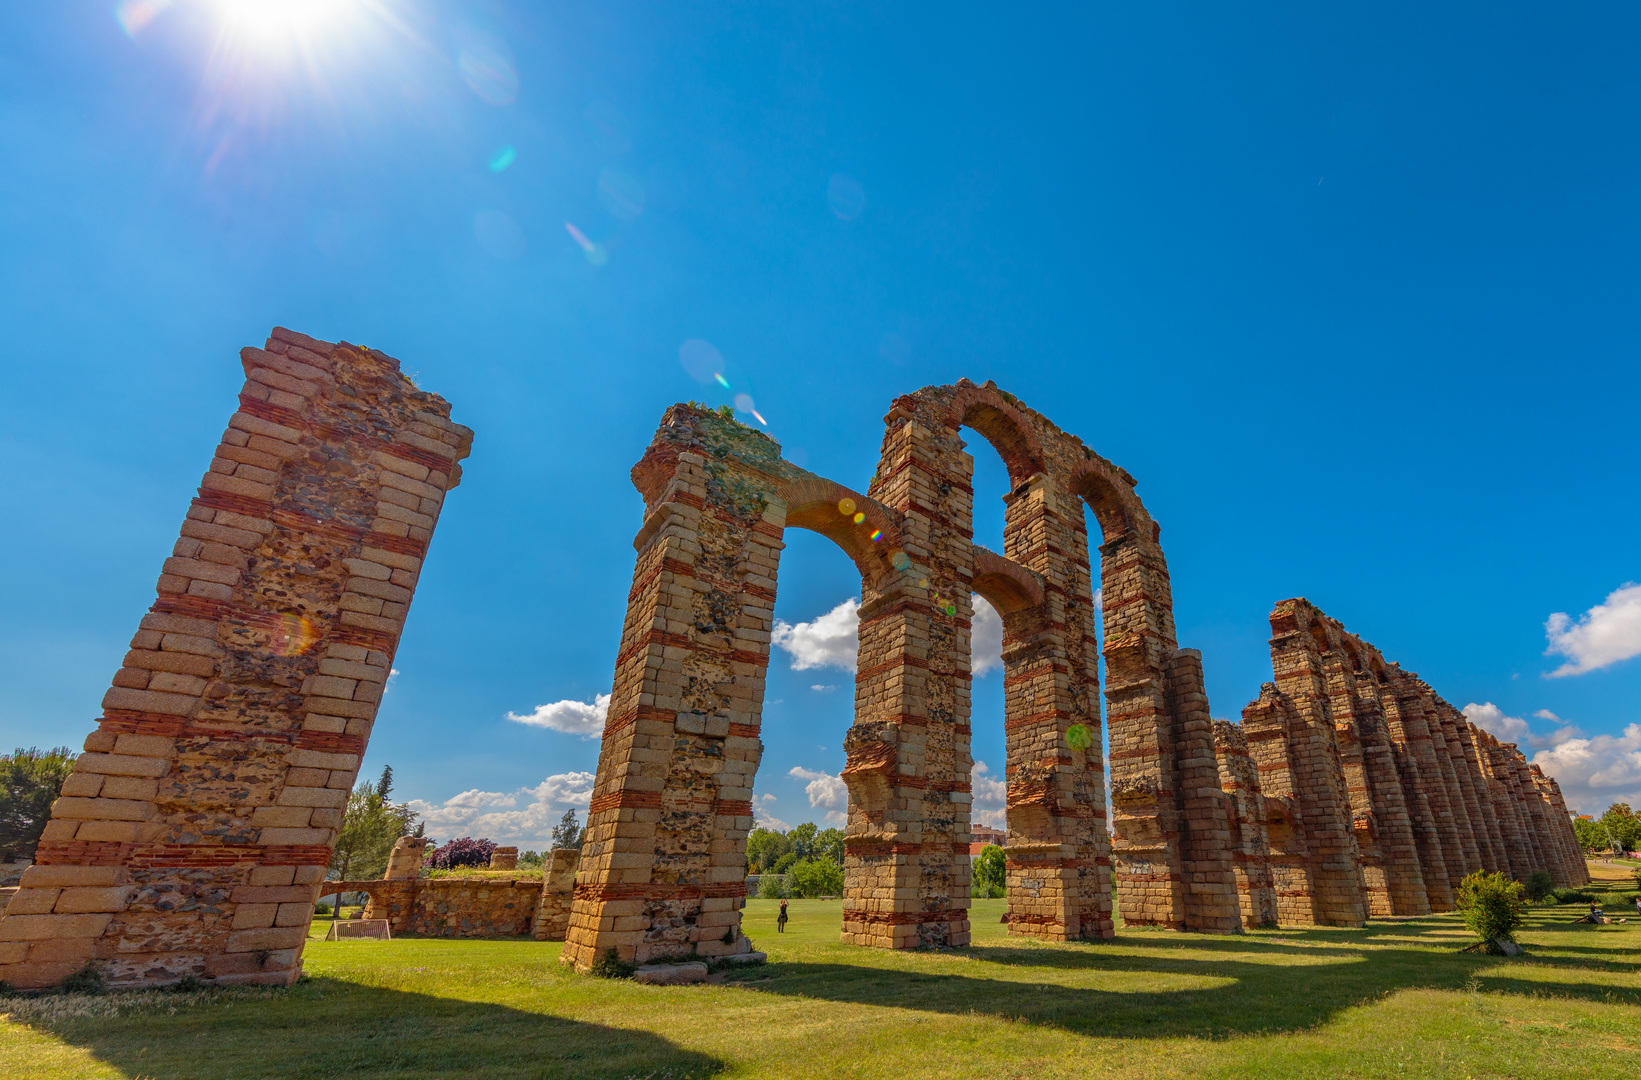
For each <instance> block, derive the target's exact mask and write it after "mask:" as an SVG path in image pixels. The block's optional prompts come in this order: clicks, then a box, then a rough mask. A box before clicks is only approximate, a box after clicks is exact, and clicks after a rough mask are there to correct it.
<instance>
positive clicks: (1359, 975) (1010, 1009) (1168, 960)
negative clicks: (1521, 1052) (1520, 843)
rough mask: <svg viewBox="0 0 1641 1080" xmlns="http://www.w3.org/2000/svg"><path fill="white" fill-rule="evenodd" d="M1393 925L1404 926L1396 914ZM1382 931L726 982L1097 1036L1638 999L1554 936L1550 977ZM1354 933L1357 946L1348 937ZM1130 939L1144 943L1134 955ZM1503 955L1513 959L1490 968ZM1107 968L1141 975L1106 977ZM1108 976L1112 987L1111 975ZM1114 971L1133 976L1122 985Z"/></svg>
mask: <svg viewBox="0 0 1641 1080" xmlns="http://www.w3.org/2000/svg"><path fill="white" fill-rule="evenodd" d="M1401 925H1402V927H1403V928H1404V930H1403V933H1404V934H1405V927H1406V925H1407V924H1401ZM1537 929H1538V930H1539V931H1540V932H1543V931H1544V930H1545V929H1547V928H1537ZM1384 930H1385V933H1384V934H1374V933H1371V932H1363V931H1355V932H1352V938H1351V940H1340V939H1339V938H1338V937H1337V936H1334V935H1332V934H1328V933H1327V932H1323V933H1322V934H1318V935H1317V936H1319V937H1324V939H1325V940H1329V941H1330V944H1336V945H1337V946H1338V947H1337V948H1318V947H1315V946H1309V945H1305V946H1300V947H1290V948H1287V949H1283V948H1281V947H1280V946H1281V944H1282V941H1281V939H1270V938H1262V939H1260V943H1259V944H1258V945H1253V944H1251V943H1250V941H1249V939H1246V938H1240V939H1239V938H1234V937H1233V938H1205V937H1197V936H1194V935H1192V936H1185V935H1173V936H1168V937H1163V936H1162V935H1151V934H1140V935H1124V936H1121V937H1119V938H1118V939H1117V940H1116V942H1115V944H1116V945H1118V946H1120V947H1121V948H1117V949H1113V948H1109V947H1105V946H1103V944H1082V943H1078V944H1074V945H1070V946H1057V947H1053V948H1043V947H1011V945H1009V944H1005V943H998V944H992V945H983V946H976V947H973V948H968V949H962V950H954V951H953V952H952V953H951V954H949V955H952V956H954V957H956V956H962V957H964V958H966V959H967V960H968V961H969V962H970V963H968V964H965V965H963V967H964V969H965V970H964V971H963V972H962V973H956V972H950V971H949V970H948V971H940V972H934V971H921V972H917V971H904V970H888V969H883V968H866V969H863V968H861V967H857V966H853V965H848V964H827V963H813V962H786V961H779V960H777V961H775V962H772V963H771V965H770V966H769V968H768V969H766V973H764V974H759V973H751V972H749V973H747V974H746V975H744V976H739V977H737V981H738V982H740V985H743V986H745V987H746V988H747V989H750V990H755V991H757V992H760V993H766V994H778V995H783V996H792V997H801V998H809V999H813V1000H822V1001H834V1002H848V1003H853V1004H858V1005H871V1006H884V1007H894V1008H900V1009H912V1010H921V1011H926V1012H934V1013H946V1014H952V1015H981V1016H994V1017H999V1018H1004V1019H1011V1020H1023V1021H1027V1022H1030V1023H1033V1024H1041V1025H1045V1026H1048V1027H1057V1028H1060V1029H1062V1030H1065V1031H1068V1032H1074V1033H1076V1034H1079V1035H1088V1036H1094V1037H1105V1038H1173V1037H1197V1038H1204V1037H1207V1038H1212V1037H1225V1036H1231V1035H1247V1034H1269V1033H1278V1032H1287V1031H1299V1030H1307V1029H1311V1028H1314V1027H1316V1026H1317V1025H1319V1024H1322V1023H1325V1022H1326V1021H1328V1020H1330V1019H1331V1018H1333V1017H1334V1016H1336V1015H1337V1014H1339V1013H1340V1012H1342V1011H1344V1010H1346V1009H1349V1008H1352V1007H1355V1006H1358V1005H1362V1004H1365V1003H1368V1002H1371V1001H1374V1000H1376V999H1379V998H1381V997H1383V996H1385V995H1386V994H1390V993H1393V992H1395V991H1398V990H1405V989H1415V988H1417V989H1433V990H1450V991H1462V990H1483V991H1486V992H1502V993H1513V994H1523V995H1528V996H1545V997H1560V998H1579V999H1584V1000H1589V1001H1598V1002H1613V1001H1619V1002H1625V1003H1629V1002H1633V1003H1635V1004H1638V1005H1641V990H1637V989H1633V988H1629V987H1615V986H1612V985H1611V984H1610V983H1609V982H1600V981H1596V980H1593V979H1592V980H1591V981H1588V982H1585V981H1580V980H1579V979H1578V977H1577V976H1578V973H1579V972H1580V971H1587V972H1589V973H1590V974H1591V975H1592V976H1593V975H1596V974H1598V973H1600V974H1603V975H1610V974H1614V973H1617V974H1628V973H1632V972H1633V971H1634V970H1635V965H1631V964H1626V963H1622V962H1615V961H1597V962H1585V961H1584V960H1582V959H1581V958H1576V957H1555V956H1552V955H1548V954H1553V953H1555V952H1557V951H1559V948H1560V947H1559V945H1557V944H1541V945H1539V946H1538V948H1540V949H1542V950H1543V951H1544V952H1545V953H1546V954H1547V955H1546V956H1545V957H1544V959H1543V961H1542V965H1543V968H1544V969H1545V974H1546V975H1551V978H1550V979H1547V980H1537V979H1533V978H1530V977H1527V978H1523V977H1519V975H1520V972H1521V965H1529V966H1532V965H1535V964H1538V963H1540V961H1538V960H1536V959H1535V958H1534V957H1533V956H1531V955H1529V956H1528V957H1526V958H1523V959H1517V960H1511V961H1506V960H1504V959H1503V958H1498V957H1490V956H1487V955H1484V954H1480V953H1470V954H1465V953H1460V952H1459V951H1458V950H1457V948H1456V947H1453V946H1450V944H1449V943H1448V942H1446V941H1445V940H1435V941H1430V942H1429V943H1428V944H1426V945H1425V946H1424V947H1422V948H1421V947H1417V946H1413V947H1407V946H1405V945H1404V946H1403V947H1397V945H1395V944H1391V943H1389V942H1382V943H1377V944H1375V943H1374V942H1373V941H1372V940H1371V939H1372V938H1374V937H1379V936H1394V935H1395V934H1396V933H1397V927H1395V926H1387V927H1385V928H1384ZM1335 933H1337V932H1335ZM1307 936H1308V935H1307ZM1557 936H1559V935H1557ZM1353 942H1355V943H1358V947H1356V948H1352V947H1351V946H1352V943H1353ZM1455 944H1456V943H1455ZM1270 945H1276V946H1277V947H1276V948H1272V949H1270V951H1269V952H1266V953H1264V954H1263V955H1264V956H1268V957H1269V958H1270V959H1269V960H1268V961H1267V960H1263V959H1261V954H1259V953H1257V952H1253V950H1254V949H1266V948H1269V946H1270ZM1134 946H1140V947H1141V948H1145V949H1146V951H1145V952H1141V953H1139V954H1137V955H1136V953H1135V952H1134V951H1133V948H1132V947H1134ZM1150 946H1165V947H1167V948H1168V949H1170V950H1172V951H1173V952H1174V955H1161V954H1156V953H1151V952H1150V951H1149V947H1150ZM1180 952H1186V953H1188V955H1179V953H1180ZM1251 952H1253V954H1252V955H1250V953H1251ZM1504 964H1508V965H1510V966H1509V967H1507V968H1505V969H1504V970H1499V971H1497V972H1495V969H1498V968H1500V965H1504ZM942 966H943V967H944V966H945V965H942ZM1032 968H1036V969H1039V970H1042V969H1049V970H1052V971H1054V972H1055V976H1054V977H1055V978H1064V977H1065V975H1066V974H1067V973H1075V972H1078V971H1085V972H1088V973H1090V974H1091V975H1093V974H1098V975H1100V976H1101V977H1102V978H1101V979H1100V980H1099V981H1101V982H1104V983H1106V984H1107V986H1105V987H1083V986H1065V985H1056V984H1051V983H1044V982H1041V981H1036V980H1033V979H1032V977H1031V973H1030V969H1032ZM990 972H995V973H996V974H995V977H992V976H991V975H990V974H989V973H990ZM1552 972H1553V975H1552V974H1551V973H1552ZM1113 975H1115V976H1119V977H1120V976H1125V975H1126V976H1139V978H1134V979H1131V980H1112V979H1111V978H1110V977H1111V976H1113ZM1146 976H1150V978H1146ZM1073 977H1075V975H1074V974H1073ZM1089 981H1094V980H1089ZM1113 982H1115V983H1116V986H1115V988H1111V984H1112V983H1113ZM1193 982H1195V983H1197V985H1191V984H1192V983H1193ZM1202 982H1207V983H1209V984H1210V985H1202ZM1124 983H1127V984H1129V985H1132V986H1133V987H1134V989H1133V990H1127V989H1124V988H1123V985H1124ZM1169 984H1172V985H1171V986H1170V985H1169ZM1216 984H1217V985H1216Z"/></svg>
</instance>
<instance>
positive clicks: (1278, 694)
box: [1221, 599, 1589, 926]
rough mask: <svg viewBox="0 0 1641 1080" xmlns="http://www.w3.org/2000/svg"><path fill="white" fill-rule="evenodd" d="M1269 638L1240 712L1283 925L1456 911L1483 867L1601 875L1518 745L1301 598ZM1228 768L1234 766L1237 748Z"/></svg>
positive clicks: (1580, 878)
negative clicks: (1251, 696)
mask: <svg viewBox="0 0 1641 1080" xmlns="http://www.w3.org/2000/svg"><path fill="white" fill-rule="evenodd" d="M1271 631H1272V637H1271V663H1272V667H1273V669H1274V674H1275V681H1274V682H1270V683H1266V684H1265V685H1264V687H1263V688H1262V689H1261V691H1260V696H1259V698H1258V700H1256V701H1254V702H1253V703H1252V704H1250V705H1248V707H1247V708H1245V709H1244V710H1243V712H1242V724H1241V732H1240V735H1241V737H1242V741H1243V742H1245V744H1246V746H1247V747H1248V753H1249V756H1250V758H1251V759H1252V760H1253V761H1254V762H1255V764H1256V768H1255V774H1256V776H1255V778H1254V781H1253V782H1254V783H1255V784H1256V785H1257V787H1258V789H1259V796H1258V797H1259V799H1260V800H1262V801H1263V803H1264V806H1265V817H1266V832H1267V840H1266V842H1267V845H1268V847H1267V854H1266V860H1265V861H1266V863H1267V865H1268V867H1269V872H1270V875H1271V878H1272V881H1273V884H1274V888H1275V892H1276V906H1277V921H1278V922H1281V923H1284V924H1288V925H1303V924H1312V925H1334V926H1359V925H1361V923H1362V921H1363V919H1364V918H1367V917H1374V916H1377V917H1385V916H1402V915H1423V914H1429V913H1431V912H1442V911H1451V910H1452V909H1453V907H1454V896H1453V894H1454V891H1455V889H1456V888H1457V886H1458V883H1459V882H1460V881H1461V880H1462V879H1463V878H1464V877H1465V876H1466V875H1467V874H1470V873H1473V872H1475V871H1477V870H1487V871H1501V872H1503V873H1506V874H1509V875H1511V876H1512V877H1514V878H1516V879H1518V880H1521V879H1525V878H1526V877H1527V875H1528V874H1530V873H1532V872H1533V871H1535V870H1546V871H1548V872H1549V873H1550V875H1551V876H1552V877H1553V878H1554V879H1555V881H1556V883H1557V884H1558V885H1581V884H1585V883H1587V882H1588V881H1589V875H1588V870H1587V868H1586V867H1585V865H1584V860H1583V857H1582V855H1581V854H1580V852H1579V851H1578V845H1577V841H1576V838H1575V837H1574V835H1573V830H1572V825H1571V822H1570V821H1569V820H1568V815H1567V813H1566V805H1565V803H1564V802H1563V800H1562V797H1561V791H1560V789H1559V787H1557V786H1556V784H1555V781H1554V780H1552V779H1550V778H1549V777H1546V776H1544V775H1543V774H1542V773H1541V772H1540V771H1539V770H1538V767H1537V766H1532V765H1529V764H1528V763H1527V760H1526V758H1525V756H1524V755H1523V754H1522V753H1521V752H1520V751H1519V750H1518V749H1517V748H1516V747H1515V745H1514V744H1513V743H1500V742H1499V741H1498V740H1497V739H1495V738H1494V737H1493V736H1491V735H1489V734H1487V733H1486V732H1484V731H1482V730H1480V729H1479V728H1477V727H1475V726H1474V725H1473V724H1471V723H1470V722H1469V721H1468V720H1467V719H1466V718H1465V717H1464V715H1463V713H1461V712H1460V711H1459V710H1458V709H1456V708H1454V707H1453V706H1452V705H1451V704H1449V703H1448V702H1446V701H1444V700H1443V699H1442V698H1441V697H1440V696H1438V695H1437V694H1436V693H1435V692H1434V691H1433V690H1432V689H1431V688H1430V687H1429V686H1428V685H1427V684H1426V683H1424V682H1423V681H1422V680H1420V679H1419V678H1418V676H1416V675H1414V674H1413V673H1411V672H1407V671H1404V670H1403V669H1402V668H1401V667H1400V666H1399V665H1396V664H1394V663H1390V662H1387V661H1386V660H1385V659H1384V657H1383V655H1382V654H1380V653H1379V651H1378V650H1377V649H1375V648H1374V647H1373V646H1372V645H1370V644H1368V643H1367V642H1365V641H1363V640H1362V639H1361V638H1359V637H1357V636H1356V635H1354V634H1351V633H1348V632H1347V631H1346V630H1345V629H1344V627H1343V626H1342V625H1340V624H1339V622H1338V621H1336V620H1334V619H1331V618H1329V617H1328V616H1327V615H1325V614H1323V613H1322V612H1321V611H1318V610H1317V609H1316V608H1315V607H1314V606H1313V605H1311V604H1310V603H1308V602H1307V601H1305V600H1303V599H1295V600H1284V601H1282V602H1281V603H1280V604H1278V605H1277V606H1276V608H1275V610H1273V611H1272V613H1271ZM1227 726H1228V725H1227ZM1228 742H1229V740H1227V743H1228ZM1221 760H1222V775H1224V774H1226V773H1227V772H1229V771H1234V763H1235V760H1236V758H1235V753H1234V751H1231V750H1229V749H1228V748H1227V744H1222V750H1221ZM1239 783H1240V781H1239ZM1237 794H1238V796H1239V797H1241V793H1240V792H1238V793H1237ZM1252 917H1253V913H1250V910H1249V908H1248V906H1247V905H1246V904H1245V905H1244V918H1245V919H1251V918H1252Z"/></svg>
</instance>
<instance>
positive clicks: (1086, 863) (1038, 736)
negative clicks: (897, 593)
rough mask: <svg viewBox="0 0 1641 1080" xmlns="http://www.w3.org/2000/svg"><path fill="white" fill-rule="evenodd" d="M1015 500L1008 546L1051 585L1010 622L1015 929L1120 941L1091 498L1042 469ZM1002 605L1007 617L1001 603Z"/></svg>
mask: <svg viewBox="0 0 1641 1080" xmlns="http://www.w3.org/2000/svg"><path fill="white" fill-rule="evenodd" d="M1005 502H1006V503H1007V505H1008V517H1007V523H1006V526H1005V529H1004V542H1005V545H1006V548H1007V550H1008V551H1009V552H1010V553H1011V558H1014V559H1015V561H1016V563H1018V561H1019V560H1020V559H1024V560H1027V561H1028V562H1029V563H1031V564H1032V572H1034V573H1036V574H1037V575H1038V577H1039V579H1040V580H1041V582H1042V600H1041V602H1040V603H1039V604H1038V605H1037V606H1035V607H1034V608H1032V609H1031V610H1020V611H1017V612H1013V613H1008V614H1005V618H1004V643H1003V662H1004V666H1005V670H1004V682H1003V685H1004V688H1005V703H1004V709H1005V713H1004V732H1005V733H1006V738H1007V746H1008V764H1007V775H1008V785H1009V787H1008V792H1009V794H1008V826H1009V841H1008V860H1009V870H1008V895H1009V933H1011V934H1026V935H1032V936H1038V937H1043V938H1048V939H1052V940H1069V939H1074V938H1084V937H1087V938H1099V937H1110V936H1112V934H1113V933H1114V932H1115V930H1114V920H1113V915H1112V901H1111V881H1110V878H1111V856H1110V839H1109V836H1108V834H1107V833H1106V829H1105V783H1104V779H1105V770H1104V764H1103V759H1102V748H1101V742H1102V740H1101V735H1100V729H1101V724H1100V715H1099V699H1098V694H1099V669H1098V663H1099V659H1098V646H1097V640H1096V637H1095V632H1094V627H1093V615H1094V611H1093V598H1092V591H1091V585H1090V569H1089V564H1088V540H1087V530H1086V528H1085V527H1084V526H1083V525H1082V504H1081V501H1080V498H1079V496H1077V495H1076V493H1074V492H1067V491H1066V490H1065V489H1064V488H1063V487H1060V486H1057V485H1055V484H1053V483H1052V482H1051V481H1050V480H1049V479H1048V477H1047V476H1046V475H1043V474H1038V475H1037V476H1034V477H1032V478H1031V479H1030V480H1028V481H1027V482H1026V483H1024V484H1022V485H1020V486H1019V487H1018V488H1017V489H1016V490H1015V491H1013V492H1011V493H1010V494H1009V495H1008V496H1007V497H1006V498H1005ZM984 554H985V555H986V556H990V553H989V552H985V553H984ZM979 565H980V560H977V568H978V567H979ZM981 591H984V590H983V589H982V590H981ZM993 606H995V607H998V610H999V611H1003V612H1008V608H1007V606H1006V605H1005V604H1004V603H1003V600H1002V599H999V598H994V601H993Z"/></svg>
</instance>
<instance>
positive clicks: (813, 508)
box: [777, 473, 905, 588]
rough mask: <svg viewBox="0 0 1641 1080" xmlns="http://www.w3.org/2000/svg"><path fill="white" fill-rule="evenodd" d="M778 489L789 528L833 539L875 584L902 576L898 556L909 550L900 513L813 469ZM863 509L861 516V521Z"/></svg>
mask: <svg viewBox="0 0 1641 1080" xmlns="http://www.w3.org/2000/svg"><path fill="white" fill-rule="evenodd" d="M777 492H778V494H779V496H780V499H781V500H782V501H783V502H784V503H785V504H786V527H787V528H798V529H808V530H809V531H811V532H816V533H819V534H820V535H822V536H824V537H826V538H827V539H828V540H830V541H832V542H833V543H834V544H836V545H837V546H838V547H839V548H841V549H842V551H843V553H844V554H845V555H847V556H849V559H850V561H852V562H853V563H854V564H855V568H856V569H858V570H859V571H860V575H861V577H862V578H863V579H864V580H867V581H870V582H871V583H872V584H873V585H874V586H875V587H878V588H885V587H887V585H888V582H889V581H891V580H892V579H893V578H895V577H896V576H897V575H898V573H899V571H898V570H897V569H896V567H895V566H894V557H895V555H896V554H897V553H901V554H904V551H905V542H904V540H903V539H902V537H901V535H900V515H899V514H896V513H895V512H894V511H893V510H890V509H889V508H888V507H886V506H884V505H883V504H882V503H880V502H878V501H877V500H875V499H871V498H868V497H867V496H865V495H862V494H860V493H859V492H857V491H853V490H851V489H850V488H846V487H844V486H843V485H842V484H839V483H837V482H835V481H832V480H827V479H825V478H824V477H820V476H816V475H814V474H813V473H800V474H799V475H798V476H796V477H794V478H793V479H791V480H788V481H787V482H786V483H785V484H783V485H781V487H780V488H778V489H777ZM845 506H849V507H853V512H852V513H849V512H845V511H844V509H843V507H845ZM857 514H858V515H860V517H861V519H862V520H861V521H858V522H857V521H856V520H855V515H857Z"/></svg>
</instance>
